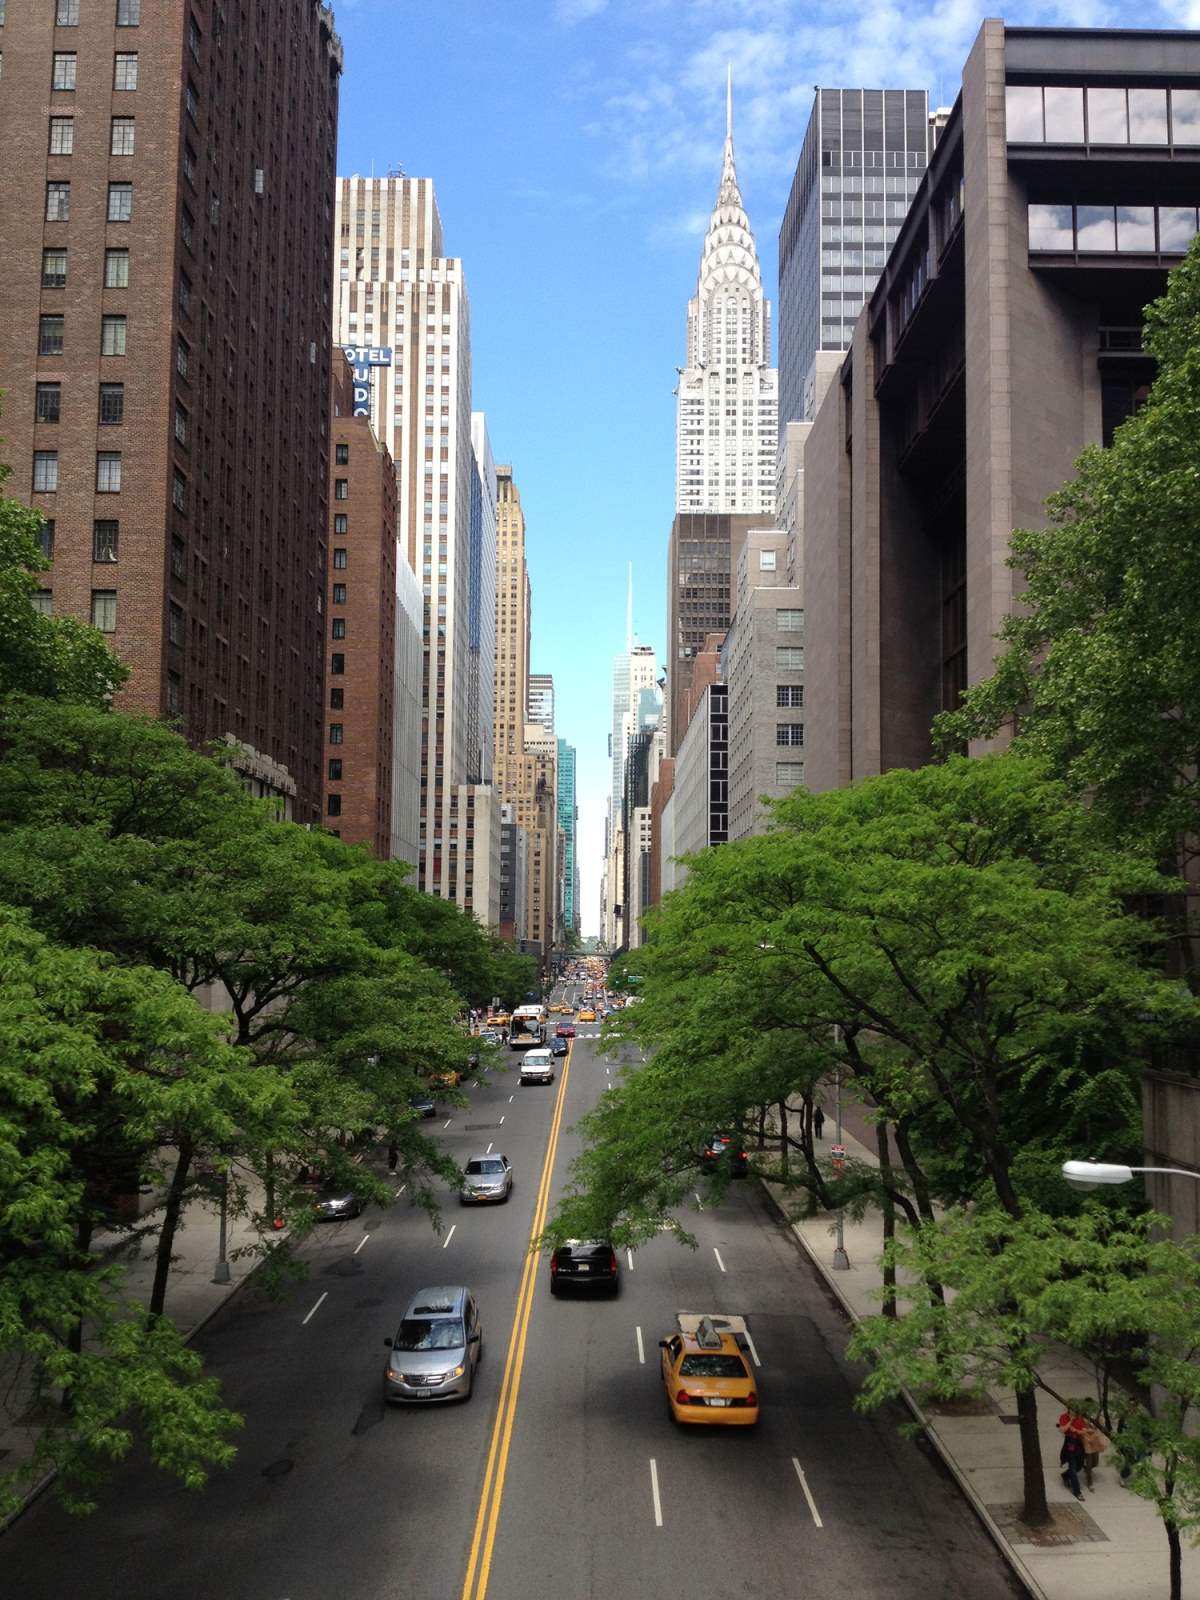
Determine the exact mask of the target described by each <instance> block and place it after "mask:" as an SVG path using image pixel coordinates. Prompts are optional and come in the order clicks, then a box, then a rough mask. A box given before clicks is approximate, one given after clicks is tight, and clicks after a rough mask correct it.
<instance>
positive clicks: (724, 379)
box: [675, 89, 778, 521]
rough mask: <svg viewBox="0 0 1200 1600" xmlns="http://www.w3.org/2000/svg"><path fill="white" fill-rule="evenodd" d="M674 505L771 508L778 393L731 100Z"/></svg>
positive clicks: (691, 328) (692, 337)
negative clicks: (738, 164)
mask: <svg viewBox="0 0 1200 1600" xmlns="http://www.w3.org/2000/svg"><path fill="white" fill-rule="evenodd" d="M675 392H676V396H677V400H678V405H677V412H676V447H675V508H676V510H677V511H681V512H693V513H694V512H704V511H724V512H751V513H753V514H755V515H757V517H758V518H759V520H760V521H761V520H762V519H763V517H764V516H766V517H769V516H770V515H771V514H772V513H773V511H774V509H775V453H776V447H777V434H778V394H777V379H776V373H775V369H774V368H773V367H772V366H771V308H770V305H769V303H768V302H767V300H766V298H765V296H764V295H763V287H762V273H761V271H760V269H759V264H758V252H757V250H756V249H755V246H754V234H753V233H752V232H751V229H750V221H749V218H748V217H747V215H746V212H745V208H744V207H743V205H742V196H741V191H740V190H739V188H738V181H737V171H736V168H735V166H734V159H733V96H732V90H731V89H727V91H726V115H725V153H724V159H723V161H722V166H721V180H720V184H719V186H718V189H717V201H716V205H715V206H714V207H713V212H712V217H711V219H710V221H709V225H708V232H707V234H706V235H705V239H704V247H703V250H702V253H701V257H700V272H699V277H698V280H697V284H696V293H695V294H694V295H693V296H692V298H691V300H689V301H688V312H687V364H686V365H685V366H684V367H683V368H682V369H681V371H680V373H679V383H678V385H677V388H676V391H675Z"/></svg>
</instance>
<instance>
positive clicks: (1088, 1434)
mask: <svg viewBox="0 0 1200 1600" xmlns="http://www.w3.org/2000/svg"><path fill="white" fill-rule="evenodd" d="M1082 1438H1083V1479H1084V1482H1085V1483H1086V1484H1087V1486H1088V1492H1089V1494H1092V1493H1094V1492H1095V1491H1094V1490H1093V1488H1092V1473H1093V1472H1095V1470H1096V1468H1097V1467H1098V1466H1099V1465H1100V1457H1101V1456H1102V1455H1103V1454H1104V1452H1105V1451H1106V1450H1107V1449H1108V1440H1107V1439H1106V1438H1105V1437H1104V1435H1103V1434H1102V1433H1101V1432H1100V1429H1099V1428H1098V1427H1097V1426H1096V1424H1095V1423H1094V1422H1089V1423H1088V1424H1087V1425H1086V1427H1085V1428H1084V1430H1083V1435H1082Z"/></svg>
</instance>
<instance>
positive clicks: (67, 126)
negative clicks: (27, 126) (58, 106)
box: [50, 117, 75, 156]
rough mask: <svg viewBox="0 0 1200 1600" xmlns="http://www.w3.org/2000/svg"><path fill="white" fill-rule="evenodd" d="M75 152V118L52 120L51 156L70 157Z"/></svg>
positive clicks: (52, 118) (56, 118)
mask: <svg viewBox="0 0 1200 1600" xmlns="http://www.w3.org/2000/svg"><path fill="white" fill-rule="evenodd" d="M74 150H75V118H74V117H51V118H50V154H51V155H52V156H69V155H72V154H73V153H74Z"/></svg>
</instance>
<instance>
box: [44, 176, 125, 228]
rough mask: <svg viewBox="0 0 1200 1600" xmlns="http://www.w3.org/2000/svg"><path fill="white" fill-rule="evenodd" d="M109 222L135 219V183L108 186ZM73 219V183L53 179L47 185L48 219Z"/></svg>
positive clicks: (51, 220)
mask: <svg viewBox="0 0 1200 1600" xmlns="http://www.w3.org/2000/svg"><path fill="white" fill-rule="evenodd" d="M105 216H106V220H107V221H109V222H132V221H133V185H132V184H131V183H110V184H109V186H108V209H107V211H106V213H105ZM70 220H71V185H70V183H69V182H66V181H65V180H62V179H57V178H55V179H51V180H50V182H48V183H47V185H46V221H47V222H69V221H70Z"/></svg>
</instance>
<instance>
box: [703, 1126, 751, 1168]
mask: <svg viewBox="0 0 1200 1600" xmlns="http://www.w3.org/2000/svg"><path fill="white" fill-rule="evenodd" d="M700 1159H701V1162H702V1164H703V1165H704V1166H705V1167H706V1168H708V1170H709V1171H710V1172H711V1171H715V1170H716V1169H717V1167H718V1166H719V1165H721V1164H722V1163H725V1164H727V1165H728V1167H729V1171H730V1172H731V1173H732V1174H733V1176H734V1177H735V1178H744V1177H745V1176H746V1174H747V1173H748V1172H749V1171H750V1158H749V1157H748V1156H747V1154H746V1152H745V1150H743V1149H742V1143H741V1135H740V1134H738V1135H737V1136H736V1137H735V1136H734V1135H733V1134H732V1133H714V1134H713V1136H712V1138H711V1139H710V1140H709V1141H708V1144H707V1145H706V1146H705V1147H704V1150H703V1151H702V1153H701V1157H700Z"/></svg>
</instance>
